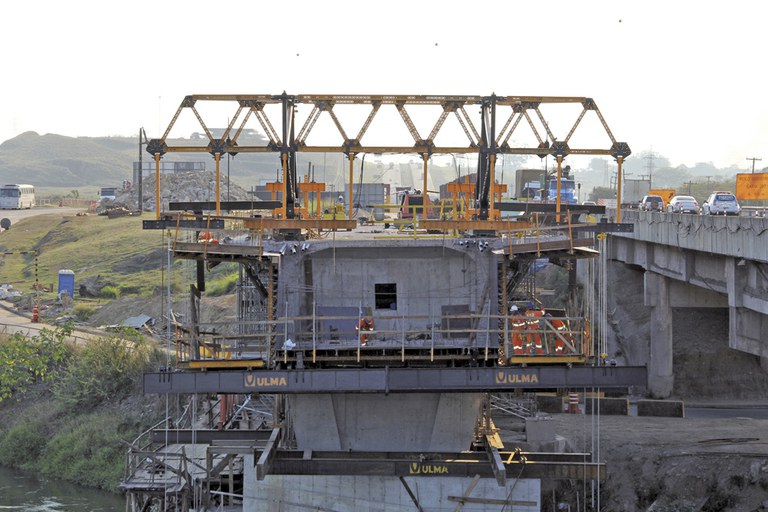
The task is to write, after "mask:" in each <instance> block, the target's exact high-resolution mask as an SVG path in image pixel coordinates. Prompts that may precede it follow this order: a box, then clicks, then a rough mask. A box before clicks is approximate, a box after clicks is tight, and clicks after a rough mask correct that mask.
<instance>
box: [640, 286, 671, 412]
mask: <svg viewBox="0 0 768 512" xmlns="http://www.w3.org/2000/svg"><path fill="white" fill-rule="evenodd" d="M645 305H646V306H650V307H651V325H650V333H651V339H650V346H649V349H650V354H649V358H648V361H649V363H648V390H649V391H650V392H651V394H652V395H653V396H654V397H657V398H667V397H669V396H670V395H671V394H672V388H673V386H674V375H673V373H672V308H671V307H670V305H669V280H668V278H666V277H664V276H662V275H659V274H656V273H655V272H646V273H645Z"/></svg>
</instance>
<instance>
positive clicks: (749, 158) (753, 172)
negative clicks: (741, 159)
mask: <svg viewBox="0 0 768 512" xmlns="http://www.w3.org/2000/svg"><path fill="white" fill-rule="evenodd" d="M747 160H752V174H755V160H757V161H758V162H760V161H762V158H755V157H754V156H752V157H749V156H748V157H747Z"/></svg>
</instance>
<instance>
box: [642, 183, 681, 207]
mask: <svg viewBox="0 0 768 512" xmlns="http://www.w3.org/2000/svg"><path fill="white" fill-rule="evenodd" d="M648 195H649V196H661V199H662V200H663V201H664V205H663V208H666V207H667V203H669V200H670V199H672V198H673V197H675V189H673V188H655V189H651V190H649V191H648Z"/></svg>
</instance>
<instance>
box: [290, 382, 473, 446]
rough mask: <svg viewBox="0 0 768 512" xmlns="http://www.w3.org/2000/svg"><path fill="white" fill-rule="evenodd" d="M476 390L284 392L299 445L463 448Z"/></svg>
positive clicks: (470, 427) (469, 438)
mask: <svg viewBox="0 0 768 512" xmlns="http://www.w3.org/2000/svg"><path fill="white" fill-rule="evenodd" d="M482 398H483V395H482V394H481V393H442V394H438V393H409V394H393V395H379V394H359V393H348V394H334V395H329V394H313V395H290V396H288V397H287V398H286V399H287V401H288V408H289V409H288V414H289V415H290V418H291V420H292V424H293V425H294V431H295V433H296V442H297V445H298V448H299V449H300V450H355V451H445V452H459V451H463V450H467V449H469V447H470V445H471V443H472V433H473V431H474V428H475V422H476V420H477V417H478V415H479V414H480V406H481V402H482Z"/></svg>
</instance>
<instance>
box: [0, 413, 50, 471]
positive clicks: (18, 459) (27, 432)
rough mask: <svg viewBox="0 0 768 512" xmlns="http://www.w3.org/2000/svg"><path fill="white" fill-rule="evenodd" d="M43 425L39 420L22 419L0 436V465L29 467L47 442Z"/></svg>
mask: <svg viewBox="0 0 768 512" xmlns="http://www.w3.org/2000/svg"><path fill="white" fill-rule="evenodd" d="M43 427H44V426H43V424H42V423H41V422H39V421H31V422H27V421H22V422H19V423H18V424H16V425H15V426H14V427H12V428H11V429H10V430H8V432H7V433H6V434H5V436H3V437H0V465H2V466H9V467H22V468H26V469H31V468H32V466H33V465H34V463H35V462H36V461H37V458H38V457H39V456H40V454H41V453H42V450H43V447H44V446H45V443H46V442H47V434H46V432H45V429H44V428H43Z"/></svg>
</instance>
